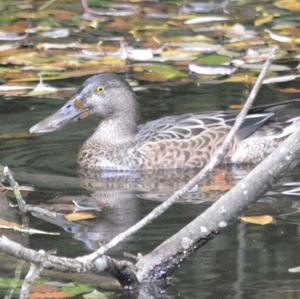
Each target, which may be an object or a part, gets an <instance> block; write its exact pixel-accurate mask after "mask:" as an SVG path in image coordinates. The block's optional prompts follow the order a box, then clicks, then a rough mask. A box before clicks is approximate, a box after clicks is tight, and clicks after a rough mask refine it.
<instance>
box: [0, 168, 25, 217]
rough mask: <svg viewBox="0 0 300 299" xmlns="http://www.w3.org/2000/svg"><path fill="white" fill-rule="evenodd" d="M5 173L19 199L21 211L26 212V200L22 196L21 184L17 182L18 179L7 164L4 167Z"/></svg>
mask: <svg viewBox="0 0 300 299" xmlns="http://www.w3.org/2000/svg"><path fill="white" fill-rule="evenodd" d="M3 175H4V176H5V177H6V178H7V180H8V182H9V184H10V186H11V187H12V189H13V192H14V195H15V197H16V199H17V202H18V206H19V209H20V211H21V212H22V213H25V212H26V211H25V206H26V202H25V201H24V199H23V197H22V194H21V191H20V186H19V184H18V183H17V181H16V180H15V179H14V177H13V175H12V173H11V171H10V169H9V168H8V167H7V166H5V167H4V169H3Z"/></svg>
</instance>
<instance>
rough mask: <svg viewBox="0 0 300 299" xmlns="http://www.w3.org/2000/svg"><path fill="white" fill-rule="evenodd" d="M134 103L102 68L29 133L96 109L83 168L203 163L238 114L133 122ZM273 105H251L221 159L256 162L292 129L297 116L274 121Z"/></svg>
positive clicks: (195, 165)
mask: <svg viewBox="0 0 300 299" xmlns="http://www.w3.org/2000/svg"><path fill="white" fill-rule="evenodd" d="M280 105H283V104H279V106H280ZM136 106H137V103H136V98H135V94H134V92H133V91H132V89H131V88H130V86H129V85H128V83H127V82H126V81H124V80H123V79H121V78H120V77H119V76H117V75H115V74H109V73H103V74H99V75H95V76H92V77H91V78H89V79H87V80H86V81H85V82H84V83H83V85H82V86H81V88H80V89H79V90H78V92H77V93H76V94H75V96H74V97H73V98H72V99H71V100H69V101H68V102H67V103H66V104H65V105H64V106H63V107H62V108H61V109H60V110H58V111H57V112H56V113H54V114H53V115H51V116H49V117H48V118H46V119H44V120H42V121H41V122H39V123H38V124H36V125H35V126H33V127H32V128H31V129H30V132H31V133H32V134H34V133H46V132H51V131H55V130H57V129H58V128H60V127H62V126H64V125H65V124H67V123H69V122H71V121H78V120H81V119H83V118H86V117H87V116H89V115H91V114H96V115H98V116H99V118H101V122H100V124H99V126H98V127H97V129H96V131H95V132H94V134H93V135H92V136H91V137H90V138H89V139H88V140H87V141H86V142H85V143H84V144H83V146H82V147H81V149H80V151H79V154H78V160H77V161H78V164H79V166H80V167H81V168H83V169H94V170H97V169H109V170H123V171H128V170H147V169H174V168H202V167H203V166H204V165H205V164H206V163H207V162H208V160H209V159H210V157H211V156H212V154H213V153H214V151H215V150H216V148H217V147H218V146H220V145H221V143H222V142H223V140H224V138H225V136H226V134H227V133H228V131H229V130H230V128H231V126H232V125H233V123H234V120H235V115H236V113H235V112H215V113H205V114H204V113H189V114H183V115H176V116H167V117H163V118H160V119H157V120H153V121H149V122H147V123H145V124H142V125H137V121H136V114H137V113H136ZM276 106H278V105H277V104H275V105H269V106H265V107H261V108H260V109H259V108H255V109H252V111H251V113H250V114H249V115H248V116H247V118H246V119H245V121H244V123H243V125H242V126H241V128H240V130H239V132H238V134H237V136H236V138H235V140H234V142H232V145H231V148H230V151H229V153H228V154H227V157H226V159H224V162H225V163H238V164H240V163H257V162H258V161H260V160H262V159H263V158H264V157H265V156H266V155H268V154H269V153H270V152H272V151H273V150H274V148H275V147H276V146H277V145H278V144H279V143H280V142H281V141H282V140H283V139H284V138H286V137H287V136H288V135H290V134H291V132H293V130H294V128H295V125H296V124H297V123H298V122H299V118H300V117H299V118H293V119H290V120H287V121H285V122H281V123H277V122H273V121H272V120H271V118H272V116H273V115H274V114H275V110H276V109H275V108H276ZM274 107H275V108H274Z"/></svg>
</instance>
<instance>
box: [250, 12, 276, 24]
mask: <svg viewBox="0 0 300 299" xmlns="http://www.w3.org/2000/svg"><path fill="white" fill-rule="evenodd" d="M275 16H276V15H275V14H270V15H269V14H267V15H263V16H261V17H259V18H257V19H256V20H255V21H254V25H255V26H256V27H258V26H261V25H263V24H266V23H270V22H272V20H273V19H274V17H275Z"/></svg>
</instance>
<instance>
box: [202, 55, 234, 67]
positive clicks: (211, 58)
mask: <svg viewBox="0 0 300 299" xmlns="http://www.w3.org/2000/svg"><path fill="white" fill-rule="evenodd" d="M197 62H198V63H200V64H208V65H220V64H224V63H228V62H230V59H229V57H228V56H225V55H218V54H212V55H205V56H202V57H199V58H198V59H197Z"/></svg>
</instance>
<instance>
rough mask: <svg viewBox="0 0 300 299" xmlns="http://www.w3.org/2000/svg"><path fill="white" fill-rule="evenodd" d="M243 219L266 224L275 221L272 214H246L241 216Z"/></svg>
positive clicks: (248, 221)
mask: <svg viewBox="0 0 300 299" xmlns="http://www.w3.org/2000/svg"><path fill="white" fill-rule="evenodd" d="M240 219H241V221H243V222H246V223H252V224H259V225H266V224H270V223H274V218H273V217H272V216H270V215H260V216H244V217H240Z"/></svg>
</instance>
